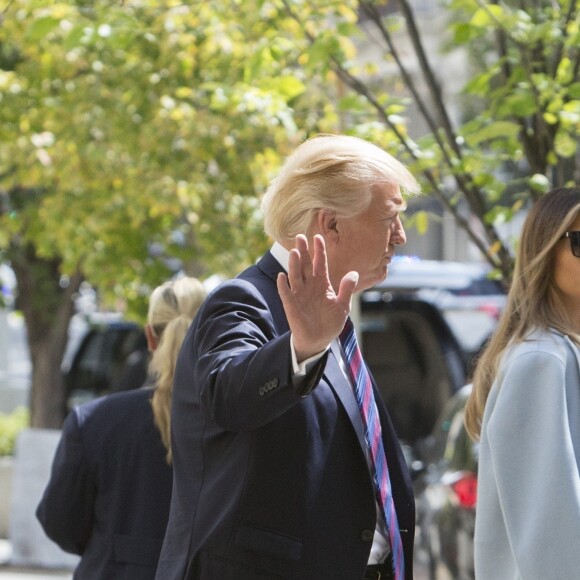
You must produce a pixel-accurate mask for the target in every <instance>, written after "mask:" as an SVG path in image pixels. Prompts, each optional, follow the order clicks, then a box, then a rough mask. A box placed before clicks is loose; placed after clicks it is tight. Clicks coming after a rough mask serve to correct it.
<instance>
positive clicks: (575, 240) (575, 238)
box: [562, 230, 580, 258]
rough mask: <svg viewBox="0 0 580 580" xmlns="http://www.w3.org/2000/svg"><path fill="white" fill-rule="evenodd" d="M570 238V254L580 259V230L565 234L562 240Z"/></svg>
mask: <svg viewBox="0 0 580 580" xmlns="http://www.w3.org/2000/svg"><path fill="white" fill-rule="evenodd" d="M564 238H570V247H571V248H572V253H573V254H574V255H575V256H576V257H577V258H580V230H576V231H574V232H566V233H565V234H564V235H563V236H562V239H564Z"/></svg>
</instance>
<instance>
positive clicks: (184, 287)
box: [147, 276, 206, 463]
mask: <svg viewBox="0 0 580 580" xmlns="http://www.w3.org/2000/svg"><path fill="white" fill-rule="evenodd" d="M205 297H206V291H205V288H204V286H203V284H202V283H201V282H200V281H199V280H197V279H196V278H189V277H187V276H184V277H182V278H177V279H176V280H172V281H169V282H166V283H165V284H162V285H161V286H158V287H157V288H155V290H153V292H152V294H151V298H150V299H149V312H148V314H147V322H148V324H149V326H150V328H151V330H152V332H153V334H154V336H155V338H156V339H157V348H156V349H155V350H154V351H153V354H152V356H151V361H150V363H149V372H150V373H151V375H152V377H154V379H155V392H154V393H153V399H152V401H151V405H152V406H153V419H154V421H155V425H156V426H157V428H158V429H159V432H160V433H161V440H162V441H163V445H164V446H165V448H166V449H167V463H171V461H172V456H171V437H170V427H171V400H172V394H173V374H174V371H175V363H176V361H177V355H178V354H179V349H180V348H181V343H182V342H183V339H184V338H185V335H186V333H187V330H188V329H189V326H190V324H191V321H192V320H193V318H194V316H195V315H196V313H197V311H198V310H199V307H200V306H201V304H202V302H203V301H204V299H205Z"/></svg>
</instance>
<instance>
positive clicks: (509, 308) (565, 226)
mask: <svg viewBox="0 0 580 580" xmlns="http://www.w3.org/2000/svg"><path fill="white" fill-rule="evenodd" d="M579 215H580V188H577V187H574V188H559V189H555V190H553V191H551V192H549V193H547V194H546V195H545V196H544V197H543V198H541V199H540V200H539V201H538V202H536V203H535V205H534V206H533V207H532V208H531V210H530V212H529V214H528V216H527V218H526V221H525V223H524V227H523V230H522V235H521V238H520V242H519V247H518V253H517V256H516V263H515V270H514V275H513V282H512V285H511V288H510V291H509V295H508V299H507V304H506V307H505V309H504V311H503V313H502V316H501V318H500V320H499V322H498V326H497V328H496V330H495V332H494V334H493V336H492V338H491V340H490V342H489V344H488V346H487V347H486V349H485V351H484V352H483V354H482V355H481V357H480V359H479V361H478V363H477V367H476V370H475V374H474V378H473V390H472V392H471V395H470V397H469V400H468V402H467V406H466V408H465V426H466V428H467V431H468V433H469V434H470V436H471V437H472V438H473V439H475V440H478V439H479V436H480V433H481V421H482V417H483V412H484V408H485V404H486V401H487V397H488V395H489V392H490V390H491V387H492V385H493V383H494V380H495V377H496V375H497V372H498V368H499V364H500V362H501V358H502V355H503V353H504V351H505V350H506V348H507V347H508V346H509V345H510V344H511V343H512V342H521V341H523V340H525V337H526V335H527V334H528V333H530V332H531V331H532V330H534V329H540V330H548V329H550V328H553V329H555V330H557V331H559V332H561V333H562V334H565V335H567V336H569V337H570V339H571V340H573V341H574V342H575V343H576V344H579V345H580V335H579V334H578V331H577V329H576V327H575V326H574V322H573V321H572V320H571V318H570V314H569V310H567V309H566V307H565V303H564V298H563V294H562V291H561V290H560V288H559V287H558V285H557V284H556V281H555V277H554V264H555V254H556V248H557V245H558V244H559V243H567V244H569V243H570V241H569V240H567V239H562V237H563V235H564V233H565V232H566V231H567V230H569V229H570V226H571V224H572V223H573V222H574V220H575V219H576V218H577V217H578V216H579Z"/></svg>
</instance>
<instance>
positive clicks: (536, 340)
mask: <svg viewBox="0 0 580 580" xmlns="http://www.w3.org/2000/svg"><path fill="white" fill-rule="evenodd" d="M568 354H569V346H568V341H567V340H566V337H565V336H564V335H563V334H561V333H559V332H558V331H555V330H534V331H532V332H530V333H529V334H528V335H526V337H525V338H524V339H523V340H521V341H518V342H515V343H513V344H512V345H511V346H509V347H508V349H507V350H506V353H505V360H510V361H513V360H515V359H516V358H519V357H521V356H530V355H531V356H534V357H536V358H538V359H540V360H546V359H550V358H556V359H558V360H560V361H561V362H565V361H566V359H567V357H568Z"/></svg>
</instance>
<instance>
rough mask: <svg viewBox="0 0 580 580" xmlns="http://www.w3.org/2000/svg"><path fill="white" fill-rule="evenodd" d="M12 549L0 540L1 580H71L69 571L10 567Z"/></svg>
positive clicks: (8, 543) (4, 541)
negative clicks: (53, 579) (54, 579)
mask: <svg viewBox="0 0 580 580" xmlns="http://www.w3.org/2000/svg"><path fill="white" fill-rule="evenodd" d="M11 550H12V548H11V546H10V542H8V541H7V540H0V579H1V580H42V579H44V578H46V579H47V580H48V579H51V578H56V579H58V580H71V579H72V572H71V571H70V570H46V569H43V568H15V567H13V566H10V565H9V564H8V562H9V561H10V552H11Z"/></svg>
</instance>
